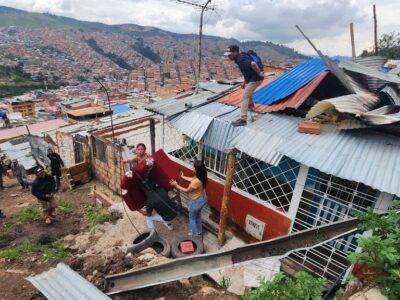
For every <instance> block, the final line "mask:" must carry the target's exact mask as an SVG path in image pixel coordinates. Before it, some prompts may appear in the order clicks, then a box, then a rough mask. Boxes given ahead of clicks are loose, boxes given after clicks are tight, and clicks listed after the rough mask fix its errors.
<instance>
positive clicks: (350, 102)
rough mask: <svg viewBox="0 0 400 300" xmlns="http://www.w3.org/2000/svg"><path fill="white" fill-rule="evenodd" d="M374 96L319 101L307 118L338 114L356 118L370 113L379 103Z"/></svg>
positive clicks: (363, 95) (366, 95) (352, 96)
mask: <svg viewBox="0 0 400 300" xmlns="http://www.w3.org/2000/svg"><path fill="white" fill-rule="evenodd" d="M379 101H380V100H379V98H378V97H377V96H375V95H373V94H350V95H345V96H340V97H336V98H331V99H326V100H323V101H319V102H318V103H317V104H315V105H314V106H313V107H312V108H311V109H310V110H309V111H308V113H307V116H306V118H308V119H310V118H314V117H316V116H319V115H321V114H329V115H336V114H337V113H338V112H340V113H347V114H352V115H356V116H361V115H362V114H364V113H366V112H368V111H370V110H371V109H372V108H373V107H374V106H375V105H377V104H378V103H379Z"/></svg>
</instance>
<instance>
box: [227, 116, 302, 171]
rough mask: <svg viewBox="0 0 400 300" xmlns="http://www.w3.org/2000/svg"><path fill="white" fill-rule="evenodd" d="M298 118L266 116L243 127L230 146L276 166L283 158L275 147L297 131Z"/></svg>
mask: <svg viewBox="0 0 400 300" xmlns="http://www.w3.org/2000/svg"><path fill="white" fill-rule="evenodd" d="M298 122H299V118H297V117H292V116H286V115H277V114H266V115H264V116H263V117H261V118H260V119H259V120H258V121H256V122H254V123H252V124H250V125H248V126H246V127H244V129H243V131H242V132H241V133H240V134H238V135H237V136H236V137H234V138H233V139H232V141H231V146H232V147H235V148H236V149H238V150H240V151H242V152H244V153H246V154H248V155H250V156H252V157H254V158H257V159H259V160H262V161H265V162H267V163H269V164H271V165H274V166H277V165H278V164H279V162H280V160H281V159H282V157H283V154H282V153H279V152H277V151H276V149H277V147H278V146H279V145H280V144H281V143H282V142H283V141H284V140H285V139H287V138H288V137H290V136H292V135H293V134H294V133H296V131H297V124H298Z"/></svg>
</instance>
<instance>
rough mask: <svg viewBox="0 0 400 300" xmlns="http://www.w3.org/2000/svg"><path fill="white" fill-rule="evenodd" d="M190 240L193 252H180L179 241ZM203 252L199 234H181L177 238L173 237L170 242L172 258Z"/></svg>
mask: <svg viewBox="0 0 400 300" xmlns="http://www.w3.org/2000/svg"><path fill="white" fill-rule="evenodd" d="M184 241H191V242H192V243H193V244H194V252H193V253H188V254H186V253H182V252H181V249H180V247H181V245H180V244H181V242H184ZM203 252H204V245H203V238H202V237H201V236H191V235H188V236H182V237H179V238H177V239H174V240H173V241H172V242H171V254H172V257H174V258H180V257H186V256H192V255H198V254H202V253H203Z"/></svg>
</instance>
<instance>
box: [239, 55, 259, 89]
mask: <svg viewBox="0 0 400 300" xmlns="http://www.w3.org/2000/svg"><path fill="white" fill-rule="evenodd" d="M252 62H253V60H252V59H251V56H250V55H246V54H241V53H239V54H238V56H236V58H235V63H236V64H237V65H238V67H239V69H240V72H242V74H243V77H244V80H245V81H246V82H247V83H249V82H253V81H260V80H263V77H261V76H258V75H257V73H256V72H254V70H253V69H252V68H251V63H252Z"/></svg>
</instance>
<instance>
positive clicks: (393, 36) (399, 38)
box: [361, 32, 400, 59]
mask: <svg viewBox="0 0 400 300" xmlns="http://www.w3.org/2000/svg"><path fill="white" fill-rule="evenodd" d="M373 55H375V52H373V51H370V52H369V51H367V50H364V51H363V52H362V54H361V56H362V57H365V56H373ZM378 55H381V56H385V57H387V58H389V59H400V33H395V32H391V33H384V34H382V35H381V37H380V39H379V43H378Z"/></svg>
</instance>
